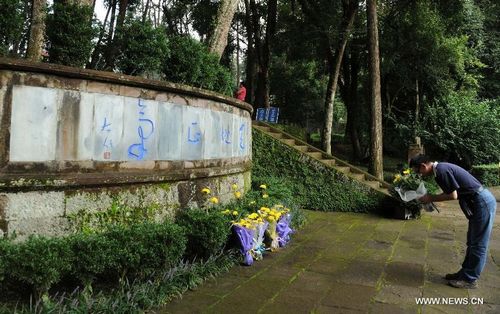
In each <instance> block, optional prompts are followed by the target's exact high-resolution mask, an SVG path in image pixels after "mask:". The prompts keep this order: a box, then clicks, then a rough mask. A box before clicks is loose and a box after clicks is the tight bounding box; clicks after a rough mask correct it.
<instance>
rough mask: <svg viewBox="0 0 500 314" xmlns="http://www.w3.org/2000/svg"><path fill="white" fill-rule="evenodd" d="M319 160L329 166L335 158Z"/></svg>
mask: <svg viewBox="0 0 500 314" xmlns="http://www.w3.org/2000/svg"><path fill="white" fill-rule="evenodd" d="M320 161H321V162H322V163H324V164H325V165H327V166H330V167H331V166H334V165H335V159H321V160H320Z"/></svg>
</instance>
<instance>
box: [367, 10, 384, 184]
mask: <svg viewBox="0 0 500 314" xmlns="http://www.w3.org/2000/svg"><path fill="white" fill-rule="evenodd" d="M366 11H367V15H368V19H367V27H368V43H369V47H368V54H369V62H368V65H369V69H368V70H369V77H370V104H371V118H372V119H371V120H372V121H371V142H370V165H369V171H370V173H371V174H373V175H374V176H376V177H377V178H379V179H383V176H384V174H383V171H384V170H383V157H382V143H383V142H382V99H381V95H380V59H379V44H378V22H377V1H376V0H368V1H367V8H366Z"/></svg>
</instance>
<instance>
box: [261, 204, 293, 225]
mask: <svg viewBox="0 0 500 314" xmlns="http://www.w3.org/2000/svg"><path fill="white" fill-rule="evenodd" d="M288 211H289V209H288V208H285V207H284V206H283V205H275V206H273V208H268V207H261V208H260V209H259V210H258V213H259V214H260V215H261V217H262V218H264V219H265V220H267V221H269V222H274V221H278V220H279V219H280V217H281V215H283V214H284V213H286V212H288Z"/></svg>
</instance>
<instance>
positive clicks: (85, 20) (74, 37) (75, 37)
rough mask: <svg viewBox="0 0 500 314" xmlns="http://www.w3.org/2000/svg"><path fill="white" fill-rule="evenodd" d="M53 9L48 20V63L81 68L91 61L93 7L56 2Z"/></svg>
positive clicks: (94, 33)
mask: <svg viewBox="0 0 500 314" xmlns="http://www.w3.org/2000/svg"><path fill="white" fill-rule="evenodd" d="M52 8H53V12H52V13H51V14H49V15H48V16H47V38H48V40H49V43H50V48H49V60H50V62H52V63H58V64H63V65H69V66H75V67H82V66H83V65H85V63H86V62H87V61H88V59H89V57H90V52H91V51H92V47H93V44H92V39H93V38H94V36H95V35H96V34H97V29H96V27H94V25H93V24H92V14H93V11H92V7H91V6H84V5H79V4H77V3H66V2H65V3H59V2H56V3H54V5H53V7H52ZM62 30H63V31H62Z"/></svg>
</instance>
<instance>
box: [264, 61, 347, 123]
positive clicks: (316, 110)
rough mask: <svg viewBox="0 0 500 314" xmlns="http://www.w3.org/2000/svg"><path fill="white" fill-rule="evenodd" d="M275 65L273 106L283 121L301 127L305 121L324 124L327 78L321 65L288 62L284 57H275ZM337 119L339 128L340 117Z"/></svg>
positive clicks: (273, 66)
mask: <svg viewBox="0 0 500 314" xmlns="http://www.w3.org/2000/svg"><path fill="white" fill-rule="evenodd" d="M272 62H273V63H272V68H271V91H272V93H273V96H274V97H275V102H274V103H273V106H275V107H280V119H281V120H285V121H288V122H289V123H299V124H303V123H304V122H305V121H306V120H312V121H321V120H322V114H323V112H324V108H323V107H324V105H323V103H324V97H325V93H326V91H325V88H326V83H327V81H328V78H327V76H326V75H324V73H323V72H322V69H321V67H320V65H319V64H318V62H317V61H316V60H314V61H308V60H296V61H295V60H289V58H287V57H285V56H284V55H282V56H278V57H274V58H273V60H272ZM334 118H335V119H336V121H335V123H334V125H337V120H338V119H339V118H340V116H339V115H334Z"/></svg>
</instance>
